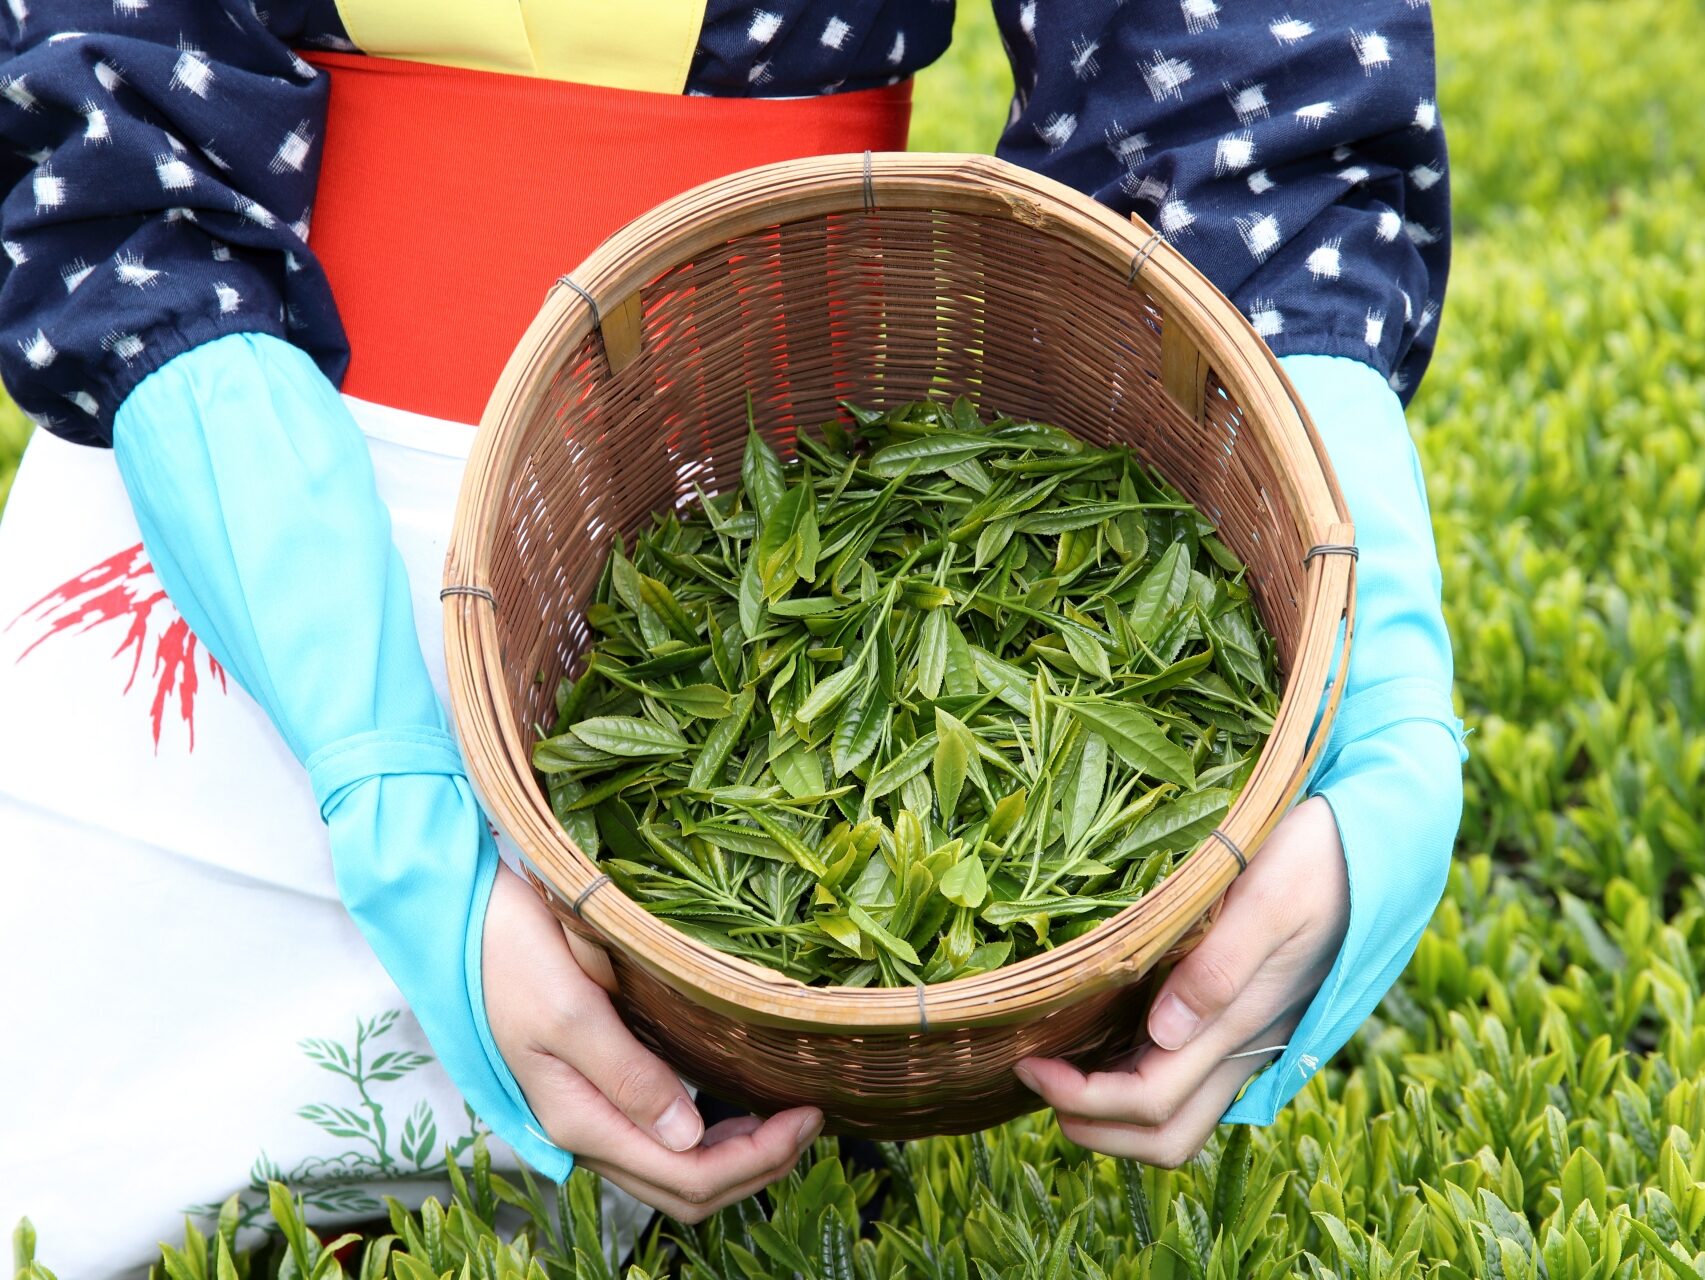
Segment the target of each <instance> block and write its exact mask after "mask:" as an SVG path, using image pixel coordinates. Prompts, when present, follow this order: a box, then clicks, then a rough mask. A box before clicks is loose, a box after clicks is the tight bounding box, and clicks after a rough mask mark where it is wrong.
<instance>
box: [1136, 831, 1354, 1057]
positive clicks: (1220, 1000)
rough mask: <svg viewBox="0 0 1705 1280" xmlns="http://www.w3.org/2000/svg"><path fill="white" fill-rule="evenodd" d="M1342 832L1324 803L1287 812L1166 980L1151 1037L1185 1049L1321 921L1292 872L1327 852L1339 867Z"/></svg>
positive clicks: (1316, 862)
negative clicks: (1272, 962) (1281, 950)
mask: <svg viewBox="0 0 1705 1280" xmlns="http://www.w3.org/2000/svg"><path fill="white" fill-rule="evenodd" d="M1336 831H1337V828H1336V826H1335V824H1334V822H1333V820H1332V817H1331V810H1330V809H1329V808H1327V806H1326V803H1325V802H1324V801H1321V800H1309V801H1306V802H1304V803H1303V804H1300V805H1298V806H1297V807H1296V808H1295V809H1293V810H1291V812H1290V813H1288V814H1286V815H1285V817H1284V820H1283V821H1281V822H1280V823H1279V825H1278V826H1277V827H1276V828H1275V829H1274V830H1273V833H1272V835H1270V836H1269V837H1268V838H1267V843H1266V845H1265V846H1264V847H1263V848H1262V850H1261V857H1260V858H1259V859H1258V860H1257V861H1255V862H1253V863H1251V864H1250V867H1249V870H1248V871H1247V872H1245V873H1244V874H1243V875H1242V876H1240V877H1239V878H1238V879H1237V880H1236V881H1234V882H1233V883H1232V886H1231V888H1230V889H1229V890H1227V892H1226V896H1225V904H1224V906H1223V907H1222V909H1221V911H1220V915H1219V919H1217V920H1215V921H1214V924H1213V927H1212V928H1211V929H1209V930H1208V936H1207V937H1205V938H1203V939H1202V941H1201V942H1200V943H1199V944H1198V945H1197V946H1196V948H1195V950H1193V951H1191V952H1190V954H1189V955H1187V956H1185V957H1184V958H1183V959H1182V960H1180V961H1179V962H1178V965H1177V966H1176V967H1175V968H1174V969H1173V970H1172V972H1171V973H1170V974H1168V975H1167V977H1166V981H1164V982H1163V983H1161V986H1160V990H1159V991H1158V992H1156V993H1155V998H1154V1002H1153V1004H1152V1005H1150V1007H1149V1016H1148V1032H1149V1039H1150V1040H1152V1041H1153V1042H1154V1043H1155V1044H1157V1045H1159V1046H1160V1047H1161V1048H1163V1049H1182V1048H1183V1047H1184V1046H1185V1045H1187V1044H1189V1043H1190V1042H1191V1041H1192V1040H1193V1039H1195V1038H1196V1037H1197V1036H1199V1035H1201V1034H1202V1033H1203V1032H1204V1031H1205V1030H1206V1029H1207V1028H1208V1027H1209V1026H1211V1025H1212V1024H1213V1023H1214V1021H1215V1020H1216V1019H1218V1018H1219V1017H1220V1016H1221V1015H1222V1014H1223V1013H1224V1012H1225V1011H1226V1010H1227V1009H1228V1008H1230V1007H1231V1005H1232V1004H1233V1002H1235V1001H1236V1000H1237V998H1238V996H1240V995H1241V994H1242V993H1243V991H1244V990H1245V988H1247V987H1248V985H1249V983H1250V981H1251V979H1253V978H1254V977H1255V975H1256V974H1257V973H1259V972H1260V971H1261V969H1262V967H1263V966H1264V965H1265V964H1266V963H1267V961H1268V960H1269V959H1270V958H1271V957H1272V955H1273V953H1274V952H1275V951H1277V950H1278V949H1279V948H1280V947H1282V946H1284V945H1285V944H1286V943H1287V942H1289V941H1290V940H1291V939H1292V938H1294V937H1295V936H1296V935H1297V934H1298V933H1299V932H1302V931H1303V930H1305V929H1308V928H1309V927H1310V926H1312V925H1314V924H1315V922H1316V917H1317V912H1316V909H1315V903H1314V902H1313V900H1312V897H1311V894H1310V893H1308V892H1299V891H1298V890H1297V888H1296V884H1295V876H1294V875H1293V874H1292V873H1293V872H1295V871H1298V870H1301V869H1305V868H1308V867H1318V865H1319V860H1320V855H1322V854H1330V855H1331V857H1330V859H1329V860H1328V861H1329V862H1331V863H1333V864H1335V865H1341V863H1342V859H1343V853H1342V852H1341V850H1340V849H1339V848H1338V846H1337V844H1336ZM1327 845H1330V846H1331V847H1330V848H1329V849H1328V848H1326V847H1325V846H1327Z"/></svg>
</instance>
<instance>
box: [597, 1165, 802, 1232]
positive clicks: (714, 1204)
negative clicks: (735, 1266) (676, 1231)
mask: <svg viewBox="0 0 1705 1280" xmlns="http://www.w3.org/2000/svg"><path fill="white" fill-rule="evenodd" d="M583 1163H584V1164H585V1166H586V1167H587V1168H588V1169H590V1170H592V1171H593V1172H594V1173H596V1174H598V1175H599V1176H600V1177H602V1178H604V1179H606V1180H608V1181H609V1182H611V1183H613V1184H614V1185H616V1186H618V1187H620V1188H621V1189H622V1190H623V1191H625V1192H627V1193H628V1194H629V1195H630V1196H632V1197H633V1198H634V1199H635V1200H638V1201H640V1202H641V1203H643V1204H648V1205H650V1206H651V1207H652V1208H653V1209H656V1210H657V1211H658V1212H659V1213H665V1214H668V1215H669V1217H671V1218H673V1219H675V1221H677V1222H681V1223H685V1224H687V1225H688V1226H693V1225H696V1224H698V1223H700V1222H703V1221H704V1220H705V1219H706V1218H708V1217H710V1216H711V1215H712V1214H714V1213H716V1212H718V1211H719V1210H722V1209H726V1208H727V1207H728V1206H729V1205H731V1204H738V1203H740V1201H742V1200H744V1199H746V1198H747V1197H748V1196H755V1195H757V1194H758V1192H760V1191H762V1190H763V1189H764V1188H765V1187H768V1186H771V1185H773V1184H775V1183H777V1182H780V1181H781V1180H782V1179H783V1178H785V1177H787V1175H788V1171H789V1170H791V1169H792V1168H793V1164H791V1163H790V1164H787V1165H783V1166H782V1167H781V1168H779V1169H773V1170H770V1171H768V1172H766V1173H764V1174H762V1175H760V1176H759V1177H756V1178H753V1179H752V1180H751V1181H750V1182H746V1183H743V1184H741V1185H740V1186H738V1187H732V1188H730V1189H729V1190H727V1191H725V1192H723V1193H722V1194H720V1195H716V1196H713V1197H711V1198H710V1199H709V1200H706V1201H704V1202H703V1203H694V1202H692V1201H688V1200H683V1199H682V1198H681V1197H680V1196H677V1195H674V1194H672V1193H670V1192H668V1191H666V1190H664V1189H663V1188H662V1187H659V1186H657V1185H656V1184H654V1183H650V1182H647V1181H646V1180H645V1179H644V1178H636V1177H635V1176H634V1175H633V1174H631V1173H628V1172H627V1171H626V1170H624V1169H620V1168H617V1167H615V1166H613V1165H612V1166H604V1165H602V1164H601V1162H599V1161H595V1160H588V1161H583ZM794 1163H797V1161H795V1162H794Z"/></svg>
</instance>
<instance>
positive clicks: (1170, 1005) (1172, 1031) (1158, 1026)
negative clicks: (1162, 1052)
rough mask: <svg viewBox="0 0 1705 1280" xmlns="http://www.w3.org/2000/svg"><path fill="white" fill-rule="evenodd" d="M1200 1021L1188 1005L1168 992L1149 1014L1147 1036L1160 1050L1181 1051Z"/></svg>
mask: <svg viewBox="0 0 1705 1280" xmlns="http://www.w3.org/2000/svg"><path fill="white" fill-rule="evenodd" d="M1201 1021H1202V1020H1201V1019H1200V1018H1198V1017H1197V1016H1196V1015H1195V1014H1194V1013H1192V1012H1191V1011H1190V1006H1189V1005H1187V1004H1185V1003H1184V1002H1183V1001H1182V1000H1180V999H1179V998H1178V997H1177V996H1175V995H1173V994H1171V993H1170V992H1168V993H1167V995H1166V996H1165V998H1163V999H1162V1000H1161V1002H1160V1003H1159V1004H1157V1005H1155V1007H1154V1010H1153V1012H1151V1013H1150V1014H1149V1035H1150V1036H1152V1037H1153V1038H1154V1042H1155V1043H1156V1044H1158V1045H1159V1046H1160V1047H1161V1048H1162V1049H1182V1048H1183V1047H1184V1046H1185V1045H1187V1044H1189V1043H1190V1037H1191V1036H1193V1035H1195V1034H1196V1027H1197V1026H1198V1025H1199V1024H1200V1023H1201Z"/></svg>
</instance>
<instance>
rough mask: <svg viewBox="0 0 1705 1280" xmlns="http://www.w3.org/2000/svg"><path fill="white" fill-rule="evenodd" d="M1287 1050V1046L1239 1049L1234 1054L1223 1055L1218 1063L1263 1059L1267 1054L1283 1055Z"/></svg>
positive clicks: (1270, 1045)
mask: <svg viewBox="0 0 1705 1280" xmlns="http://www.w3.org/2000/svg"><path fill="white" fill-rule="evenodd" d="M1289 1048H1290V1045H1288V1044H1264V1045H1262V1046H1261V1047H1260V1048H1259V1049H1241V1050H1239V1051H1238V1052H1236V1053H1228V1054H1226V1055H1225V1057H1223V1058H1221V1059H1220V1061H1221V1062H1230V1061H1232V1060H1233V1059H1234V1058H1262V1057H1265V1056H1266V1055H1267V1054H1270V1053H1272V1054H1279V1053H1283V1052H1284V1051H1285V1050H1286V1049H1289Z"/></svg>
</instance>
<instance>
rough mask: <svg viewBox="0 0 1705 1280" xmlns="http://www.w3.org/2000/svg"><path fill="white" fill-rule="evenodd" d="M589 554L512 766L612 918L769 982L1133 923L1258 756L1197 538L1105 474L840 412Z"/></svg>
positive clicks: (1004, 955) (1267, 675) (1272, 696)
mask: <svg viewBox="0 0 1705 1280" xmlns="http://www.w3.org/2000/svg"><path fill="white" fill-rule="evenodd" d="M847 412H848V414H849V415H850V419H851V422H852V424H853V425H852V427H851V428H848V427H846V426H843V425H842V424H840V423H837V422H830V423H826V424H824V425H823V427H822V428H821V429H820V431H819V432H818V433H816V434H813V433H809V432H806V431H800V432H799V433H798V436H797V441H796V458H795V460H794V462H792V463H791V464H788V465H784V464H783V463H782V462H781V460H780V459H779V458H778V457H777V455H776V453H775V452H774V451H773V450H772V449H771V448H770V446H769V445H768V444H766V443H765V441H764V440H763V439H762V438H761V437H760V436H759V435H758V434H757V433H756V432H752V433H751V434H750V436H749V439H748V443H747V446H746V454H745V460H744V464H743V467H742V471H741V484H740V485H739V486H738V487H736V488H734V489H732V490H731V491H729V492H725V493H721V494H717V495H715V496H709V495H704V494H701V495H700V501H699V503H698V505H697V506H695V507H692V508H690V509H687V510H684V511H681V512H670V513H669V514H667V515H663V516H659V517H657V518H656V520H655V522H654V524H653V526H652V527H651V528H650V529H649V530H648V531H647V532H645V533H644V534H642V535H641V536H640V537H639V539H638V541H637V544H636V545H635V547H634V548H633V551H632V554H631V556H630V555H629V554H627V553H626V551H625V550H624V548H623V547H622V546H621V545H620V544H618V545H617V546H616V547H615V549H614V550H613V551H612V553H611V556H610V560H609V564H608V566H607V567H606V570H605V573H604V576H603V578H602V581H601V582H600V585H599V589H598V596H597V603H596V604H594V605H593V606H592V607H591V608H590V609H589V610H588V611H587V614H586V621H587V623H588V624H589V625H590V626H591V627H592V628H593V629H594V631H595V632H596V636H597V638H596V641H595V643H594V644H593V646H592V648H591V650H590V652H589V654H588V658H587V662H586V665H585V668H584V670H583V671H582V672H581V674H580V676H579V678H578V679H577V680H574V681H569V680H564V681H563V683H562V685H561V687H560V689H559V690H558V694H557V710H558V719H557V723H556V725H555V727H554V729H553V730H552V731H551V733H550V734H549V735H548V736H543V738H542V740H541V741H540V742H538V743H537V745H536V747H535V749H534V753H533V762H534V765H535V767H536V768H537V769H538V770H539V772H540V773H541V774H543V776H544V778H545V781H546V783H547V785H548V787H549V791H550V798H551V802H552V806H553V808H554V810H555V813H556V815H557V818H558V819H559V820H560V821H561V822H562V824H563V826H564V828H565V829H566V830H567V831H568V833H569V834H570V836H571V837H572V838H573V839H574V840H575V841H576V842H577V843H578V844H579V846H580V847H581V849H583V850H584V851H585V852H586V853H587V854H588V855H590V856H592V857H594V858H596V859H598V861H599V863H600V865H601V866H602V868H603V869H604V870H605V871H606V872H608V873H609V875H610V876H611V877H612V879H614V880H615V881H616V883H617V884H618V885H620V887H621V888H622V890H623V891H624V892H626V893H627V894H628V895H629V896H630V897H632V898H633V899H634V900H635V901H637V902H639V903H641V904H642V905H644V906H645V907H646V908H647V909H648V910H650V911H652V912H654V913H655V914H657V915H659V916H661V917H663V918H664V919H666V920H668V921H670V922H671V923H673V924H674V925H675V926H676V927H677V928H680V929H681V930H683V931H685V932H686V933H688V934H690V935H692V936H693V937H695V938H698V939H700V940H701V941H703V942H705V943H708V944H709V945H711V946H714V947H717V948H720V949H721V950H723V951H727V952H732V953H734V954H737V955H740V956H744V957H746V958H747V959H749V960H752V961H754V962H756V963H759V964H762V965H766V966H768V967H770V968H772V969H776V970H780V971H781V972H784V973H787V974H790V975H792V976H794V977H796V978H798V979H800V980H801V981H804V982H813V983H830V984H841V985H846V986H867V985H909V984H912V983H914V982H917V981H920V980H921V981H925V982H941V981H946V980H948V979H950V978H955V977H964V976H967V975H970V974H975V973H981V972H985V971H987V970H990V969H993V968H996V967H998V966H1000V965H1002V964H1006V963H1008V962H1010V961H1013V960H1017V959H1021V958H1023V957H1025V956H1028V955H1032V954H1034V953H1036V952H1037V951H1040V950H1043V949H1046V948H1048V947H1050V946H1056V945H1058V944H1059V943H1060V942H1062V941H1064V940H1066V939H1068V938H1073V937H1076V936H1078V935H1079V934H1081V933H1082V932H1084V931H1085V930H1087V929H1089V928H1092V927H1093V926H1094V925H1095V924H1097V923H1099V922H1100V921H1102V920H1105V919H1107V918H1108V917H1110V916H1112V915H1114V914H1115V913H1117V912H1118V911H1120V910H1121V909H1122V908H1124V907H1125V906H1127V905H1129V904H1130V903H1132V902H1134V901H1136V900H1137V899H1138V898H1140V897H1141V896H1142V895H1143V894H1144V893H1145V892H1147V891H1148V890H1149V889H1150V888H1152V886H1153V885H1154V884H1155V883H1156V881H1157V880H1158V879H1159V878H1160V877H1161V876H1163V875H1164V874H1165V873H1166V871H1167V870H1168V868H1169V867H1170V866H1171V865H1172V863H1173V861H1174V859H1175V857H1176V856H1177V855H1179V854H1181V853H1183V852H1186V851H1188V850H1189V849H1190V848H1191V847H1193V846H1194V844H1195V843H1196V842H1197V841H1199V840H1200V839H1201V838H1202V837H1203V836H1205V835H1206V833H1207V832H1208V831H1209V830H1210V829H1211V828H1212V827H1213V826H1214V824H1215V823H1216V822H1218V821H1219V819H1220V818H1222V817H1223V816H1224V814H1225V812H1226V809H1227V806H1228V804H1229V802H1230V801H1231V799H1232V797H1233V795H1234V794H1235V792H1236V790H1237V788H1238V787H1239V786H1240V785H1241V784H1242V782H1243V781H1244V780H1245V779H1246V777H1247V776H1248V774H1249V772H1250V770H1251V768H1252V767H1253V764H1254V759H1255V755H1256V753H1257V752H1258V750H1259V749H1260V746H1261V744H1262V742H1263V741H1264V739H1265V737H1266V734H1267V733H1268V731H1269V730H1270V729H1271V727H1272V717H1273V714H1274V712H1275V710H1276V708H1277V703H1278V693H1277V679H1276V676H1275V662H1274V656H1273V647H1272V642H1271V637H1270V636H1268V635H1267V633H1266V632H1265V631H1264V630H1263V629H1262V627H1261V625H1260V624H1259V622H1258V620H1257V618H1256V614H1255V610H1254V606H1253V603H1252V601H1251V598H1250V592H1249V588H1248V586H1247V584H1246V583H1245V581H1244V580H1243V567H1242V566H1241V565H1240V564H1239V563H1238V561H1237V559H1236V558H1235V557H1234V556H1233V555H1232V554H1231V552H1230V551H1229V550H1228V549H1227V548H1226V547H1225V545H1224V544H1223V543H1222V542H1221V541H1220V540H1219V539H1218V538H1217V537H1215V536H1214V533H1213V526H1212V525H1211V523H1210V522H1209V521H1208V520H1207V519H1206V518H1205V517H1204V516H1203V515H1201V514H1200V513H1199V512H1197V511H1196V510H1195V509H1194V508H1193V507H1192V506H1191V505H1190V504H1189V503H1188V502H1186V501H1185V500H1184V499H1183V498H1182V497H1180V496H1179V494H1178V493H1177V492H1176V491H1175V490H1173V489H1171V488H1170V487H1168V486H1167V485H1165V484H1164V483H1162V482H1161V481H1160V480H1159V479H1158V478H1157V477H1156V476H1154V475H1153V474H1152V473H1151V472H1149V471H1148V470H1147V469H1146V468H1145V467H1144V466H1143V465H1142V464H1141V463H1140V462H1139V461H1138V459H1137V458H1136V457H1135V456H1134V455H1133V454H1132V453H1131V452H1130V451H1129V450H1126V449H1100V448H1095V447H1092V446H1090V445H1088V444H1086V443H1084V442H1083V441H1081V440H1079V439H1078V438H1076V437H1074V436H1073V435H1071V434H1069V433H1068V432H1066V431H1063V430H1061V429H1059V428H1056V427H1052V426H1044V425H1039V424H1036V423H1029V422H1018V421H1013V420H1011V419H1008V418H997V419H995V420H993V421H988V422H985V421H983V420H981V419H980V418H979V415H978V413H977V411H976V409H975V408H974V407H973V406H972V405H971V404H970V403H968V402H967V401H965V400H959V401H957V402H955V403H954V404H952V405H951V406H946V405H941V404H936V403H919V404H913V405H909V406H907V407H905V408H902V409H897V410H894V411H892V412H886V413H879V412H872V411H867V410H862V409H858V408H854V407H852V406H847Z"/></svg>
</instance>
